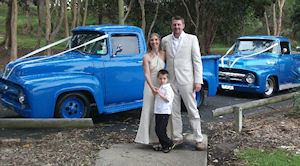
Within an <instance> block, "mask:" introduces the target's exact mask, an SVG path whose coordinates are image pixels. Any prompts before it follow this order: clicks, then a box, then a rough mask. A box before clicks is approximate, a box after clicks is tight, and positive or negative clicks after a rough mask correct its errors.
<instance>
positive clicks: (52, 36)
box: [50, 1, 64, 42]
mask: <svg viewBox="0 0 300 166" xmlns="http://www.w3.org/2000/svg"><path fill="white" fill-rule="evenodd" d="M56 7H57V8H58V7H59V6H58V5H56ZM63 20H64V2H63V1H60V14H59V20H58V22H57V24H56V26H54V25H53V31H52V32H51V35H50V42H52V41H53V40H54V39H55V37H56V35H57V33H58V32H59V30H60V28H61V25H62V22H63Z"/></svg>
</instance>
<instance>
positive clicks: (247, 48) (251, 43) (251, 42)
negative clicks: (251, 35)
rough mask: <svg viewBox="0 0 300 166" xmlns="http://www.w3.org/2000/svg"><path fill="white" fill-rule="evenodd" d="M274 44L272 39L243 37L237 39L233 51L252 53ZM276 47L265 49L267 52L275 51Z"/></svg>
mask: <svg viewBox="0 0 300 166" xmlns="http://www.w3.org/2000/svg"><path fill="white" fill-rule="evenodd" d="M273 44H275V41H274V40H261V39H243V40H238V41H237V43H236V46H235V52H240V53H254V52H259V51H262V50H265V49H267V48H269V47H270V46H272V45H273ZM276 50H277V49H276V47H273V48H272V49H269V50H267V51H266V52H268V53H276Z"/></svg>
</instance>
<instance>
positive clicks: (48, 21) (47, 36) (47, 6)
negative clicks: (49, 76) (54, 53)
mask: <svg viewBox="0 0 300 166" xmlns="http://www.w3.org/2000/svg"><path fill="white" fill-rule="evenodd" d="M45 3H46V4H45V6H46V34H45V35H46V45H48V44H50V32H51V15H50V0H45ZM47 54H51V49H50V48H49V49H47Z"/></svg>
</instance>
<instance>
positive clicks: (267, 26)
mask: <svg viewBox="0 0 300 166" xmlns="http://www.w3.org/2000/svg"><path fill="white" fill-rule="evenodd" d="M264 17H265V22H266V28H267V34H268V36H270V35H271V32H270V27H269V20H268V15H267V8H265V12H264Z"/></svg>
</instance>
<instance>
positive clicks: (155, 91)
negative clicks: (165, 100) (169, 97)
mask: <svg viewBox="0 0 300 166" xmlns="http://www.w3.org/2000/svg"><path fill="white" fill-rule="evenodd" d="M151 90H152V94H153V96H154V97H155V95H156V94H157V93H158V91H159V89H158V88H156V87H153V88H151Z"/></svg>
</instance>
